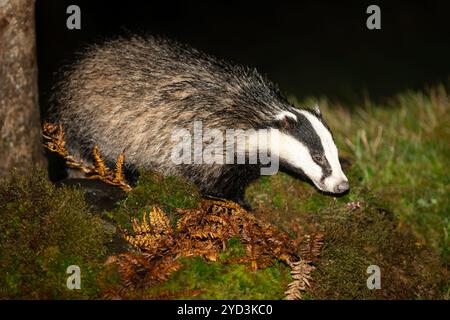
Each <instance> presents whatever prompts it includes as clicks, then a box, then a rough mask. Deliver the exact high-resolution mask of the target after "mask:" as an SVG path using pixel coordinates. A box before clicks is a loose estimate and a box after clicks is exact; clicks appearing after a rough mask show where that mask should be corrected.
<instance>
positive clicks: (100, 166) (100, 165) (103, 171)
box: [92, 145, 109, 176]
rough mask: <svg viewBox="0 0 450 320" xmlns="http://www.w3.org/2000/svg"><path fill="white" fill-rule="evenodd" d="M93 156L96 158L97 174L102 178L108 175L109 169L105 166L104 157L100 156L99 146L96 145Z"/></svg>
mask: <svg viewBox="0 0 450 320" xmlns="http://www.w3.org/2000/svg"><path fill="white" fill-rule="evenodd" d="M92 156H93V158H94V167H95V171H96V172H97V174H98V175H100V176H106V175H108V174H109V170H108V167H107V166H106V165H105V161H103V158H102V155H101V154H100V150H99V149H98V146H97V145H95V146H94V148H93V149H92Z"/></svg>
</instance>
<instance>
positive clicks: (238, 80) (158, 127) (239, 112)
mask: <svg viewBox="0 0 450 320" xmlns="http://www.w3.org/2000/svg"><path fill="white" fill-rule="evenodd" d="M61 79H62V80H60V81H59V82H58V83H57V85H56V86H55V88H54V91H53V96H52V107H53V108H54V110H55V117H56V120H57V121H58V122H60V123H61V124H62V125H63V127H64V130H65V132H66V137H67V139H68V141H67V146H68V149H69V151H70V152H72V153H78V152H80V153H81V155H82V156H85V157H87V156H88V155H89V154H90V152H91V150H92V148H93V146H94V145H95V144H97V145H98V146H99V148H100V151H101V153H102V154H103V156H104V157H105V158H106V159H107V160H109V161H114V159H116V158H117V156H118V155H119V154H120V152H122V151H124V153H125V156H126V163H127V164H129V165H131V166H133V167H142V168H146V169H153V170H157V171H160V172H162V173H163V174H166V175H182V176H185V177H187V178H188V179H189V180H191V181H193V182H194V183H196V184H197V185H198V186H199V187H200V189H201V191H203V192H205V193H211V194H214V193H215V192H214V188H215V187H216V186H217V183H218V180H219V179H226V177H225V175H224V173H225V172H226V171H227V170H228V171H230V174H231V175H232V174H237V173H236V172H235V170H236V168H235V167H230V166H225V165H222V166H221V165H209V166H208V165H202V166H201V168H199V166H195V165H192V166H191V165H185V166H174V165H173V164H172V162H171V160H170V154H171V142H170V141H171V135H172V132H173V130H174V129H175V128H181V127H185V128H188V129H191V128H192V124H193V122H194V120H203V126H204V128H216V129H217V128H218V129H225V128H242V129H248V128H261V127H263V126H265V124H266V123H268V122H270V121H271V120H272V119H273V117H274V115H275V114H276V113H278V112H280V111H281V110H288V109H289V108H290V106H289V104H288V102H287V101H286V99H284V98H283V97H282V96H281V94H280V93H279V91H278V90H277V88H276V86H275V85H273V84H272V83H270V82H269V81H267V80H265V79H263V77H262V76H261V75H259V74H258V73H257V72H256V71H254V70H250V69H247V68H244V67H241V66H234V65H231V64H229V63H226V62H224V61H221V60H218V59H216V58H213V57H211V56H208V55H206V54H203V53H201V52H199V51H197V50H195V49H192V48H190V47H187V46H184V45H181V44H178V43H176V42H173V41H169V40H166V39H160V38H154V37H148V38H141V37H132V38H118V39H115V40H111V41H107V42H104V43H102V44H98V45H93V46H90V47H89V48H88V49H87V50H86V51H85V52H84V53H83V54H82V55H81V57H80V59H79V60H78V61H77V62H76V63H74V64H73V65H72V66H70V67H69V68H68V69H67V70H66V71H65V72H64V73H63V74H62V78H61ZM229 182H230V183H232V181H229Z"/></svg>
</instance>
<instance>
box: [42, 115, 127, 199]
mask: <svg viewBox="0 0 450 320" xmlns="http://www.w3.org/2000/svg"><path fill="white" fill-rule="evenodd" d="M43 137H44V147H45V148H46V149H48V150H49V151H51V152H54V153H57V154H58V155H60V156H61V157H63V158H64V160H65V161H66V165H67V166H68V167H69V168H72V169H76V170H79V171H81V172H82V173H83V174H84V175H85V176H86V178H87V179H97V180H101V181H103V182H105V183H107V184H110V185H114V186H118V187H120V188H121V189H122V190H124V191H125V192H128V191H131V186H130V185H129V184H128V183H127V182H126V181H125V178H124V176H123V165H124V162H125V155H124V154H123V153H121V154H120V155H119V157H118V159H117V162H116V168H115V171H114V172H113V171H112V170H110V169H109V168H108V167H107V166H106V164H105V162H104V160H103V158H102V156H101V153H100V150H99V148H98V146H95V147H94V148H93V150H92V157H93V159H94V165H93V166H89V165H86V164H85V163H83V161H82V160H77V159H75V158H74V157H73V156H71V155H70V154H69V153H68V151H67V149H66V146H65V145H66V142H65V139H64V138H65V134H64V130H63V127H62V125H60V124H58V125H57V124H51V123H48V122H44V125H43Z"/></svg>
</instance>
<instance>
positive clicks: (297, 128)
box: [276, 110, 332, 182]
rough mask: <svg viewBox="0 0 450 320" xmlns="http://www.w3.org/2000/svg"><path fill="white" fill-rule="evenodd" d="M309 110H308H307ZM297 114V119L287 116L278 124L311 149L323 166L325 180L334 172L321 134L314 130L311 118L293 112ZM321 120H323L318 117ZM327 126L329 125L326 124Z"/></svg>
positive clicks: (311, 152) (315, 158)
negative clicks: (326, 154)
mask: <svg viewBox="0 0 450 320" xmlns="http://www.w3.org/2000/svg"><path fill="white" fill-rule="evenodd" d="M306 111H307V110H306ZM293 113H295V115H296V116H297V121H296V120H295V119H292V118H290V117H285V118H284V119H282V120H278V121H277V123H278V125H277V126H276V127H277V128H278V129H279V130H280V131H282V132H284V133H286V134H288V135H291V136H293V137H294V138H295V139H297V140H298V141H300V142H302V143H303V144H304V145H305V146H306V147H307V148H308V150H309V153H310V154H311V157H312V159H313V161H314V162H315V163H316V164H317V165H319V166H320V167H321V168H322V178H321V181H322V182H323V181H324V180H325V179H326V178H327V177H329V176H330V175H331V173H332V169H331V165H330V163H329V162H328V160H327V158H326V157H325V150H324V148H323V145H322V141H321V140H320V137H319V135H318V134H317V132H316V131H315V130H314V128H313V126H312V124H311V123H310V122H309V120H308V119H307V118H306V117H305V116H304V115H303V114H301V113H299V112H293ZM311 114H312V115H313V116H315V117H317V115H316V114H315V113H313V112H311ZM318 119H319V120H320V122H322V123H323V120H322V119H320V118H318ZM324 126H325V128H327V129H328V127H327V126H326V125H325V124H324Z"/></svg>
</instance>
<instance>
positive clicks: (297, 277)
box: [107, 199, 320, 299]
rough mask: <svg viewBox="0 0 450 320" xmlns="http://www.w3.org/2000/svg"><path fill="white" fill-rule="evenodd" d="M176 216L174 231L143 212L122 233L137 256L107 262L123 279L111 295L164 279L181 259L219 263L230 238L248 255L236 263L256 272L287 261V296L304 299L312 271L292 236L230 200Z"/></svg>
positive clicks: (158, 216)
mask: <svg viewBox="0 0 450 320" xmlns="http://www.w3.org/2000/svg"><path fill="white" fill-rule="evenodd" d="M178 213H179V214H180V215H181V218H180V219H179V220H178V222H177V224H176V226H175V227H174V228H172V227H171V225H170V221H169V219H168V217H167V216H166V214H165V213H164V212H163V211H162V210H160V209H159V208H157V207H154V208H153V209H152V210H151V212H150V213H144V214H143V216H142V221H141V222H140V223H139V222H138V221H137V220H136V219H134V220H133V221H132V232H127V231H124V230H121V233H122V234H123V237H124V238H125V240H126V241H128V242H129V243H130V244H131V245H132V246H133V247H134V248H135V249H137V251H138V252H137V253H134V254H133V253H130V252H127V253H124V254H119V255H117V256H112V257H110V258H109V259H108V261H107V263H108V264H117V265H118V271H119V273H120V274H121V276H122V280H123V281H122V286H121V287H120V288H119V289H117V290H116V291H115V292H114V294H112V295H111V294H110V293H109V295H110V296H117V295H119V296H120V295H123V294H126V292H130V291H135V290H136V289H142V288H145V287H148V286H151V285H153V284H154V283H156V282H159V281H164V280H166V279H167V278H168V277H169V276H170V274H171V273H172V272H173V271H175V270H178V269H179V268H180V264H179V263H178V258H180V257H189V256H196V255H201V256H203V257H205V258H206V259H207V260H211V261H216V260H217V259H218V255H219V253H220V252H222V251H223V250H224V249H225V248H226V244H227V243H228V240H230V239H231V238H233V237H236V238H238V239H240V240H241V242H242V243H243V244H244V245H245V248H246V251H245V252H246V254H245V256H244V257H242V258H239V260H236V261H235V262H237V263H247V264H249V266H250V267H251V268H253V269H258V268H263V267H266V266H269V265H271V264H272V263H273V262H274V258H275V259H279V260H281V261H284V262H285V263H286V264H287V265H289V266H290V267H291V268H292V277H293V279H294V281H293V282H292V283H291V284H290V285H289V288H288V291H286V295H287V298H288V299H299V298H301V291H304V290H306V288H307V286H308V285H309V280H310V279H311V278H310V275H309V273H310V271H311V270H312V269H313V267H312V266H311V265H310V264H309V260H308V261H307V260H303V259H302V260H300V259H299V257H298V245H297V243H296V242H295V241H294V240H292V239H291V238H290V237H289V235H288V234H286V233H285V232H282V231H280V230H278V229H277V228H275V227H273V226H271V225H269V224H266V223H264V222H261V221H259V220H257V219H256V218H255V217H254V216H253V215H252V214H250V213H248V212H247V211H246V210H244V209H243V208H241V207H240V206H239V205H237V204H236V203H234V202H231V201H226V200H224V201H221V200H210V199H203V200H202V201H201V202H200V204H199V206H198V207H197V208H191V209H178ZM313 238H314V239H316V237H313ZM307 239H311V237H309V238H307ZM315 243H316V244H314V245H313V244H311V243H309V242H308V243H305V244H304V247H305V248H307V247H310V248H313V249H311V250H310V252H311V255H315V254H316V253H318V251H317V250H320V248H319V247H318V245H317V242H315ZM305 250H306V249H305ZM291 261H297V262H291ZM107 296H108V295H107Z"/></svg>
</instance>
